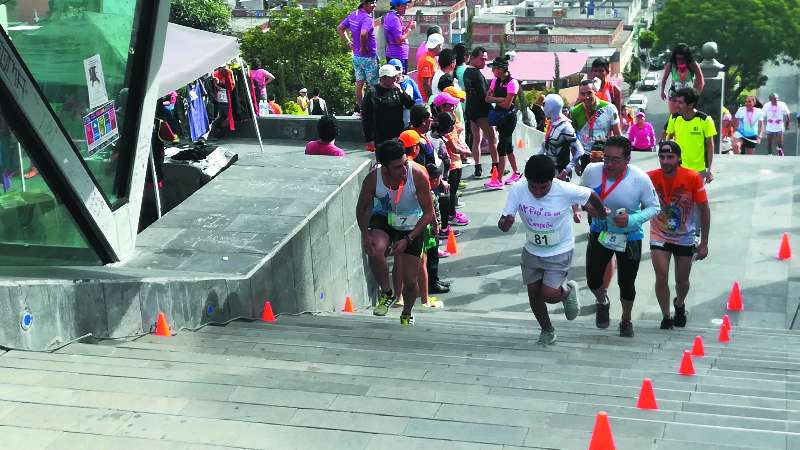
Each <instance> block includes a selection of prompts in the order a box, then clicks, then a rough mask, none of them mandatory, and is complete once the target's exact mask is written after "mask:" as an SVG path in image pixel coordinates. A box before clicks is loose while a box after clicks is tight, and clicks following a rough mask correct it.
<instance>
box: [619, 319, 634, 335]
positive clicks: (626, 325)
mask: <svg viewBox="0 0 800 450" xmlns="http://www.w3.org/2000/svg"><path fill="white" fill-rule="evenodd" d="M619 335H620V336H622V337H629V338H632V337H633V324H632V323H631V321H630V320H623V321H621V322H620V323H619Z"/></svg>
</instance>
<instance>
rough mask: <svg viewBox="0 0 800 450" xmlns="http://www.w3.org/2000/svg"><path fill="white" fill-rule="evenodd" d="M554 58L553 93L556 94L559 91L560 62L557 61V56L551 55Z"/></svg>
mask: <svg viewBox="0 0 800 450" xmlns="http://www.w3.org/2000/svg"><path fill="white" fill-rule="evenodd" d="M553 56H555V62H556V67H555V71H554V73H553V92H555V93H556V94H558V91H559V89H561V61H559V60H558V55H557V54H553Z"/></svg>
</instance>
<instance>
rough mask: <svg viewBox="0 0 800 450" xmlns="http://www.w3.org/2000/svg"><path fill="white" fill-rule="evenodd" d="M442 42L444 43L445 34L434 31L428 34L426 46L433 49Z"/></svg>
mask: <svg viewBox="0 0 800 450" xmlns="http://www.w3.org/2000/svg"><path fill="white" fill-rule="evenodd" d="M442 44H444V36H442V35H441V34H439V33H433V34H432V35H430V36H428V41H427V42H426V43H425V47H426V48H428V49H431V48H436V47H438V46H440V45H442Z"/></svg>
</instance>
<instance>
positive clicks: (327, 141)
mask: <svg viewBox="0 0 800 450" xmlns="http://www.w3.org/2000/svg"><path fill="white" fill-rule="evenodd" d="M317 134H318V136H319V139H317V140H316V141H310V142H309V143H308V144H306V155H325V156H344V150H342V149H341V148H339V147H337V146H336V136H338V135H339V125H338V123H337V122H336V118H335V117H333V116H322V117H320V119H319V122H317Z"/></svg>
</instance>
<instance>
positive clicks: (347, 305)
mask: <svg viewBox="0 0 800 450" xmlns="http://www.w3.org/2000/svg"><path fill="white" fill-rule="evenodd" d="M342 311H344V312H346V313H351V312H353V302H352V301H350V296H349V295H348V296H347V298H345V299H344V309H343V310H342Z"/></svg>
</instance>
